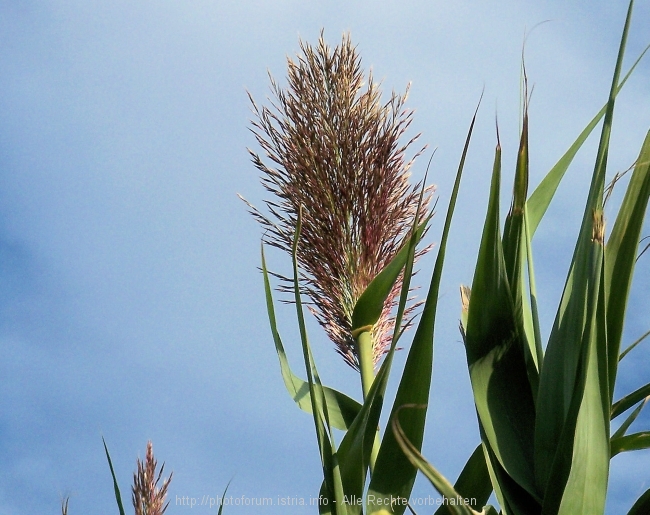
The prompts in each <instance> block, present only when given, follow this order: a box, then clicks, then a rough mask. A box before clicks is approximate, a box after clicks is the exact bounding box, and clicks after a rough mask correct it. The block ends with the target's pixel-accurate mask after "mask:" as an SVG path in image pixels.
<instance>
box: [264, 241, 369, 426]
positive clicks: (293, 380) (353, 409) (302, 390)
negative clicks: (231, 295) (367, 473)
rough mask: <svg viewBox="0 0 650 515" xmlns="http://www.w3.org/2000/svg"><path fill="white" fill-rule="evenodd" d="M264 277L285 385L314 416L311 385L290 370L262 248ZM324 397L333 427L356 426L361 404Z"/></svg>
mask: <svg viewBox="0 0 650 515" xmlns="http://www.w3.org/2000/svg"><path fill="white" fill-rule="evenodd" d="M262 274H263V277H264V292H265V296H266V309H267V312H268V317H269V323H270V325H271V333H272V335H273V341H274V342H275V350H276V352H277V353H278V359H279V361H280V370H281V372H282V379H283V380H284V385H285V387H286V389H287V391H288V392H289V395H290V396H291V398H292V399H293V400H294V402H295V403H296V404H297V405H298V406H299V407H300V409H302V410H303V411H305V412H307V413H312V402H311V395H310V393H309V383H308V382H306V381H303V380H302V379H300V378H299V377H298V376H296V375H295V374H294V373H293V372H292V370H291V367H290V366H289V360H288V359H287V355H286V352H285V350H284V345H283V344H282V339H281V338H280V333H279V332H278V328H277V322H276V318H275V308H274V305H273V295H272V292H271V285H270V282H269V276H268V271H267V268H266V259H265V256H264V246H263V245H262ZM323 395H324V396H325V403H326V405H327V411H328V413H329V418H330V423H331V424H332V426H333V427H335V428H337V429H342V430H346V429H348V428H349V427H350V425H351V424H352V421H353V420H354V418H355V417H356V416H357V414H358V413H359V410H360V409H361V404H359V403H358V402H357V401H355V400H354V399H352V398H350V397H348V396H347V395H345V394H343V393H341V392H339V391H337V390H334V389H332V388H328V387H326V386H325V387H323Z"/></svg>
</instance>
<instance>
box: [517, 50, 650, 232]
mask: <svg viewBox="0 0 650 515" xmlns="http://www.w3.org/2000/svg"><path fill="white" fill-rule="evenodd" d="M649 48H650V47H646V48H645V50H643V52H641V54H640V55H639V57H638V58H637V60H636V61H635V62H634V64H633V65H632V67H631V68H630V70H629V71H628V72H627V73H626V74H625V77H623V79H622V80H621V82H620V84H619V85H618V87H617V88H616V91H615V94H616V95H617V94H618V93H619V92H620V91H621V89H622V88H623V86H624V85H625V83H626V82H627V80H628V79H629V78H630V75H632V72H633V71H634V69H635V68H636V67H637V65H638V64H639V62H641V59H643V57H644V56H645V54H646V52H647V51H648V49H649ZM607 107H608V104H605V105H604V106H603V107H602V109H601V110H600V111H599V112H598V113H597V114H596V116H594V118H593V119H592V120H591V121H590V122H589V123H588V124H587V126H586V127H585V128H584V129H583V130H582V132H581V133H580V135H579V136H578V138H577V139H576V140H575V141H574V142H573V144H572V145H571V147H569V149H568V150H567V151H566V152H565V153H564V155H563V156H562V157H561V158H560V159H559V161H558V162H557V163H556V164H555V166H553V168H551V170H550V171H549V172H548V174H547V175H546V176H545V177H544V179H543V180H542V182H540V183H539V185H538V186H537V188H536V189H535V191H534V192H533V193H532V195H531V196H530V198H529V199H528V202H527V203H526V206H527V211H528V217H529V222H528V223H529V229H530V237H531V239H532V237H533V235H534V234H535V231H536V230H537V227H538V226H539V223H540V222H541V220H542V218H543V217H544V214H545V213H546V210H547V209H548V206H549V205H550V203H551V200H553V196H554V195H555V192H556V191H557V188H558V186H559V185H560V182H561V181H562V178H563V177H564V174H565V173H566V171H567V170H568V168H569V165H570V164H571V162H572V161H573V158H574V157H575V156H576V154H577V153H578V150H580V148H581V147H582V145H583V144H584V142H585V141H586V140H587V138H588V137H589V135H590V134H591V133H592V131H593V130H594V129H595V128H596V126H597V125H598V122H600V120H601V119H602V118H603V116H605V112H606V111H607Z"/></svg>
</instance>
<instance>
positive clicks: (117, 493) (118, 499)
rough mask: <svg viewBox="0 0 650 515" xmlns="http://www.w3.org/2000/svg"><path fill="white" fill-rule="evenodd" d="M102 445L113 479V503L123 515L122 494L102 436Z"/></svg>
mask: <svg viewBox="0 0 650 515" xmlns="http://www.w3.org/2000/svg"><path fill="white" fill-rule="evenodd" d="M102 443H103V444H104V452H106V459H107V460H108V467H109V468H110V469H111V476H112V478H113V490H114V491H115V501H116V502H117V508H118V509H119V510H120V515H124V506H123V505H122V494H121V493H120V487H119V486H118V484H117V478H116V477H115V471H114V470H113V462H112V461H111V455H110V454H109V453H108V447H107V446H106V440H104V437H103V436H102Z"/></svg>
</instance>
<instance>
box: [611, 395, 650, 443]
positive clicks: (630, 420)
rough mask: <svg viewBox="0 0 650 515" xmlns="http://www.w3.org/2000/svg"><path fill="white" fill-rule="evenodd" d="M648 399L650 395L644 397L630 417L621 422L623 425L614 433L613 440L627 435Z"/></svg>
mask: <svg viewBox="0 0 650 515" xmlns="http://www.w3.org/2000/svg"><path fill="white" fill-rule="evenodd" d="M648 399H650V397H646V398H645V399H643V401H642V402H640V403H639V405H638V406H637V407H636V408H635V409H634V411H632V413H630V414H629V415H628V417H627V418H626V419H625V421H624V422H623V423H622V424H621V427H619V428H618V429H617V430H616V432H615V433H614V434H613V435H612V438H611V439H612V440H614V439H616V438H620V437H621V436H625V432H626V431H627V430H628V429H629V428H630V426H631V425H632V424H633V423H634V421H635V420H636V419H637V418H638V416H639V415H640V414H641V412H642V411H643V408H644V407H645V405H646V403H647V402H648Z"/></svg>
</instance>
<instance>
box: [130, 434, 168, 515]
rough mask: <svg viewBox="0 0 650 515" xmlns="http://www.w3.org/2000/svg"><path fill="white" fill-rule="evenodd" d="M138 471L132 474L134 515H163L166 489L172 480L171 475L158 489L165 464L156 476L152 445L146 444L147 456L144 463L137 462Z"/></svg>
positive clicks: (165, 506) (165, 507)
mask: <svg viewBox="0 0 650 515" xmlns="http://www.w3.org/2000/svg"><path fill="white" fill-rule="evenodd" d="M137 465H138V470H137V471H136V472H135V474H133V487H132V488H131V490H132V497H131V499H132V500H133V507H134V508H135V515H163V513H165V510H166V509H167V506H168V505H169V503H167V504H165V497H166V496H167V488H168V487H169V483H170V482H171V480H172V475H173V473H172V474H170V475H169V477H168V478H167V479H165V480H164V481H163V482H162V485H161V486H160V488H159V487H158V483H159V482H160V478H161V477H162V474H163V470H164V469H165V464H164V463H163V465H162V467H160V471H159V472H158V476H156V466H157V465H158V462H157V461H156V459H155V458H154V455H153V444H152V443H151V442H147V456H146V458H145V460H144V463H142V462H141V461H140V459H138V460H137Z"/></svg>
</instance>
